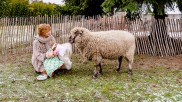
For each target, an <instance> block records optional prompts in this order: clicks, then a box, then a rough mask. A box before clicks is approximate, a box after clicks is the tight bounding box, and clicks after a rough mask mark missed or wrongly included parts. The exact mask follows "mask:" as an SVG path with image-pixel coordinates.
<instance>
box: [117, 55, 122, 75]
mask: <svg viewBox="0 0 182 102" xmlns="http://www.w3.org/2000/svg"><path fill="white" fill-rule="evenodd" d="M122 59H123V56H119V57H118V66H117V68H116V71H117V72H119V71H120V68H121V63H122Z"/></svg>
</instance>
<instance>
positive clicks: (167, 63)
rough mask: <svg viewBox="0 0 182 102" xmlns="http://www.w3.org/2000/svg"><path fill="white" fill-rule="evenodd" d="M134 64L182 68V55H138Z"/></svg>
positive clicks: (148, 66)
mask: <svg viewBox="0 0 182 102" xmlns="http://www.w3.org/2000/svg"><path fill="white" fill-rule="evenodd" d="M134 66H135V67H142V68H155V67H166V68H173V69H177V70H182V55H176V56H166V57H159V56H148V55H137V56H136V57H135V60H134Z"/></svg>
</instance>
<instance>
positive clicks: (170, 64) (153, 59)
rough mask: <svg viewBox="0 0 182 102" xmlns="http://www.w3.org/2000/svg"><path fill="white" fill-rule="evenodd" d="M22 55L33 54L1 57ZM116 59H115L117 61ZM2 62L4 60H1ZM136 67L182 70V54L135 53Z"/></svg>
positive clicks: (14, 58) (134, 65)
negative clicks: (163, 55) (161, 55)
mask: <svg viewBox="0 0 182 102" xmlns="http://www.w3.org/2000/svg"><path fill="white" fill-rule="evenodd" d="M17 56H19V57H20V59H21V58H22V57H25V56H26V57H27V56H28V57H29V59H30V61H31V54H28V55H12V56H9V58H7V57H6V58H4V57H1V58H0V59H2V58H4V59H6V61H4V63H16V61H17V59H19V57H17ZM115 62H116V61H114V63H115ZM0 63H2V60H0ZM133 67H134V68H156V67H165V68H168V69H177V70H182V55H176V56H166V57H159V56H150V55H135V58H134V64H133Z"/></svg>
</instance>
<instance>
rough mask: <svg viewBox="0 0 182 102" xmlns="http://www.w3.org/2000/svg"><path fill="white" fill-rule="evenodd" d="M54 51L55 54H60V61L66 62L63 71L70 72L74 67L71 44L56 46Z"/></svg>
mask: <svg viewBox="0 0 182 102" xmlns="http://www.w3.org/2000/svg"><path fill="white" fill-rule="evenodd" d="M53 49H54V52H55V53H58V57H59V59H60V60H61V61H63V62H64V67H63V68H62V69H67V70H70V69H71V67H72V62H71V55H72V45H71V44H70V43H63V44H54V45H53Z"/></svg>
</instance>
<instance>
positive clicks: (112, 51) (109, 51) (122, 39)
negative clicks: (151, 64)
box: [69, 27, 135, 78]
mask: <svg viewBox="0 0 182 102" xmlns="http://www.w3.org/2000/svg"><path fill="white" fill-rule="evenodd" d="M69 42H70V43H72V44H73V43H75V45H76V47H77V48H78V50H79V51H80V53H81V55H82V57H83V62H84V63H85V62H87V60H92V61H94V62H95V69H94V75H93V78H96V77H97V76H98V75H99V74H101V73H102V67H101V61H102V59H117V60H118V66H117V68H116V71H117V72H119V71H120V68H121V63H122V59H123V57H124V58H125V59H126V60H127V62H128V63H129V65H128V66H129V68H128V73H129V74H131V75H132V74H133V72H132V64H133V60H134V53H135V37H134V35H133V34H131V33H129V32H127V31H121V30H110V31H99V32H91V31H89V30H88V29H86V28H82V27H75V28H73V29H72V30H71V32H70V36H69Z"/></svg>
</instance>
